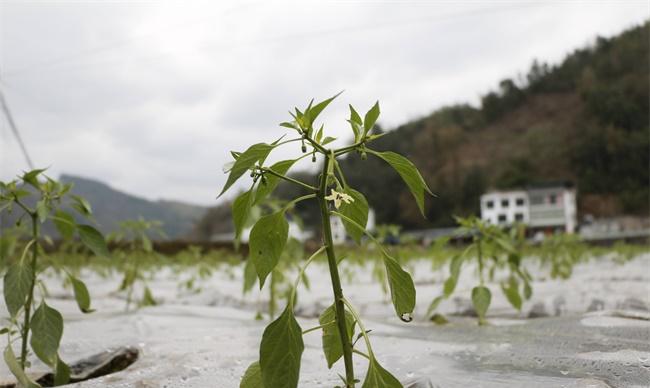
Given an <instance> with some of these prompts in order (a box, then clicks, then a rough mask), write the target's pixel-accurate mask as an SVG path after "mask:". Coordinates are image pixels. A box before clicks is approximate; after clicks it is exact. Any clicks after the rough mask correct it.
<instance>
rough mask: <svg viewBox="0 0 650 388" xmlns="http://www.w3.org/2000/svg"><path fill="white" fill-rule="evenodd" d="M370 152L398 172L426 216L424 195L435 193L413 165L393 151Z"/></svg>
mask: <svg viewBox="0 0 650 388" xmlns="http://www.w3.org/2000/svg"><path fill="white" fill-rule="evenodd" d="M368 152H370V153H372V154H374V155H376V156H378V157H380V158H381V159H383V160H384V161H386V163H388V164H390V165H391V167H393V169H395V171H397V173H398V174H399V175H400V176H401V177H402V179H403V180H404V182H405V183H406V185H407V186H408V188H409V190H411V194H413V197H415V202H416V203H417V205H418V208H419V209H420V212H422V215H424V193H425V192H427V193H429V194H430V195H433V193H432V192H431V190H430V189H429V187H428V186H427V184H426V182H425V181H424V178H422V175H420V172H419V171H418V169H417V168H415V166H414V165H413V163H411V161H410V160H408V159H406V158H405V157H403V156H402V155H399V154H396V153H394V152H391V151H386V152H377V151H373V150H370V149H368Z"/></svg>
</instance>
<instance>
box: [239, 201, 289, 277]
mask: <svg viewBox="0 0 650 388" xmlns="http://www.w3.org/2000/svg"><path fill="white" fill-rule="evenodd" d="M288 237H289V223H288V222H287V219H286V218H285V217H284V212H282V211H279V212H276V213H273V214H269V215H267V216H264V217H262V218H260V219H259V220H258V221H257V222H256V223H255V226H253V229H252V230H251V234H250V241H249V248H250V259H251V260H252V261H253V264H254V265H255V270H256V271H257V276H258V277H259V279H260V288H262V286H264V281H265V280H266V277H267V276H268V274H269V273H271V271H273V268H275V266H276V265H277V264H278V260H279V259H280V255H281V254H282V251H283V250H284V246H285V245H286V244H287V238H288Z"/></svg>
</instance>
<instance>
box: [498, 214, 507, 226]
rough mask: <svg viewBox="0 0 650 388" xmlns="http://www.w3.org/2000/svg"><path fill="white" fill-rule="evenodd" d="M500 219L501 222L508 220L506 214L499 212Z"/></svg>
mask: <svg viewBox="0 0 650 388" xmlns="http://www.w3.org/2000/svg"><path fill="white" fill-rule="evenodd" d="M498 220H499V223H500V224H503V223H504V222H506V215H505V214H499V218H498Z"/></svg>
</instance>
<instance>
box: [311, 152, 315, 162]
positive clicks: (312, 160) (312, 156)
mask: <svg viewBox="0 0 650 388" xmlns="http://www.w3.org/2000/svg"><path fill="white" fill-rule="evenodd" d="M311 162H312V163H316V154H315V153H314V154H311Z"/></svg>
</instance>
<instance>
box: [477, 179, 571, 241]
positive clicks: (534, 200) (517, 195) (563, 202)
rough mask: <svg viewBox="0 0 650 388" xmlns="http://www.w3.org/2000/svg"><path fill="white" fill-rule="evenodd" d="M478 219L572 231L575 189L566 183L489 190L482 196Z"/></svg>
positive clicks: (501, 223)
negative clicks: (519, 188) (522, 188)
mask: <svg viewBox="0 0 650 388" xmlns="http://www.w3.org/2000/svg"><path fill="white" fill-rule="evenodd" d="M481 219H483V220H485V221H487V222H490V223H492V224H499V225H512V224H513V223H515V222H521V223H524V224H527V225H528V226H529V227H530V228H532V229H537V230H547V231H554V230H558V229H563V230H564V231H565V232H567V233H574V232H575V231H576V226H577V205H576V192H575V189H573V188H572V187H571V186H570V185H566V184H565V185H557V184H553V185H545V186H535V187H531V188H528V189H527V190H510V191H492V192H489V193H486V194H483V195H482V196H481Z"/></svg>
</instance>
